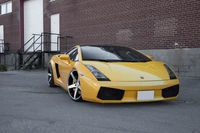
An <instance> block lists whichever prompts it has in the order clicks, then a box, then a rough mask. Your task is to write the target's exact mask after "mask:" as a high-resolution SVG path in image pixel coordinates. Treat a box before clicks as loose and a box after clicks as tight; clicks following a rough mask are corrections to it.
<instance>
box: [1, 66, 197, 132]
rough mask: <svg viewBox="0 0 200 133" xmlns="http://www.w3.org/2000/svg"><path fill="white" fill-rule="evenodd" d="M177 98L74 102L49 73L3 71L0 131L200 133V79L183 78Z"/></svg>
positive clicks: (38, 71)
mask: <svg viewBox="0 0 200 133" xmlns="http://www.w3.org/2000/svg"><path fill="white" fill-rule="evenodd" d="M180 82H181V84H180V95H179V98H178V99H177V100H174V101H164V102H152V103H128V104H99V103H91V102H80V103H79V102H74V101H72V100H71V99H70V98H69V96H68V94H67V92H66V91H65V90H64V89H62V88H59V87H55V88H50V87H48V85H47V72H46V71H42V70H37V71H8V72H0V133H200V79H198V78H191V77H180Z"/></svg>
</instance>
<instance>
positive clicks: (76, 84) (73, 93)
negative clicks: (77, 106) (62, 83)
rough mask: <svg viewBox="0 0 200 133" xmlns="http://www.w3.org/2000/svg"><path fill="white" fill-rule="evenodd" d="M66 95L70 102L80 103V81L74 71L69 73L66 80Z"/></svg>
mask: <svg viewBox="0 0 200 133" xmlns="http://www.w3.org/2000/svg"><path fill="white" fill-rule="evenodd" d="M68 94H69V96H70V98H71V99H72V100H74V101H77V102H80V101H82V96H81V85H80V79H79V76H78V72H77V71H76V70H72V71H71V72H70V75H69V79H68Z"/></svg>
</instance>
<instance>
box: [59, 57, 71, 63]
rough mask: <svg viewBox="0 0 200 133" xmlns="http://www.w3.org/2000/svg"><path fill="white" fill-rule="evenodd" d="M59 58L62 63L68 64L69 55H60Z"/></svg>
mask: <svg viewBox="0 0 200 133" xmlns="http://www.w3.org/2000/svg"><path fill="white" fill-rule="evenodd" d="M59 58H60V59H61V60H63V61H67V62H68V63H70V58H69V55H60V56H59Z"/></svg>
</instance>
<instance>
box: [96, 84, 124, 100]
mask: <svg viewBox="0 0 200 133" xmlns="http://www.w3.org/2000/svg"><path fill="white" fill-rule="evenodd" d="M123 96H124V91H123V90H119V89H113V88H106V87H101V88H100V90H99V93H98V95H97V97H98V98H99V99H101V100H121V99H122V98H123Z"/></svg>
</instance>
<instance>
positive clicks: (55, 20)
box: [51, 14, 60, 51]
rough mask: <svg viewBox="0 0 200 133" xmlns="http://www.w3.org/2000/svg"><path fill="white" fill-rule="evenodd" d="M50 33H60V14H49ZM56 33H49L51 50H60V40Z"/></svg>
mask: <svg viewBox="0 0 200 133" xmlns="http://www.w3.org/2000/svg"><path fill="white" fill-rule="evenodd" d="M51 33H56V34H60V14H54V15H51ZM57 39H58V35H54V34H52V35H51V51H60V42H59V41H58V44H57Z"/></svg>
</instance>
